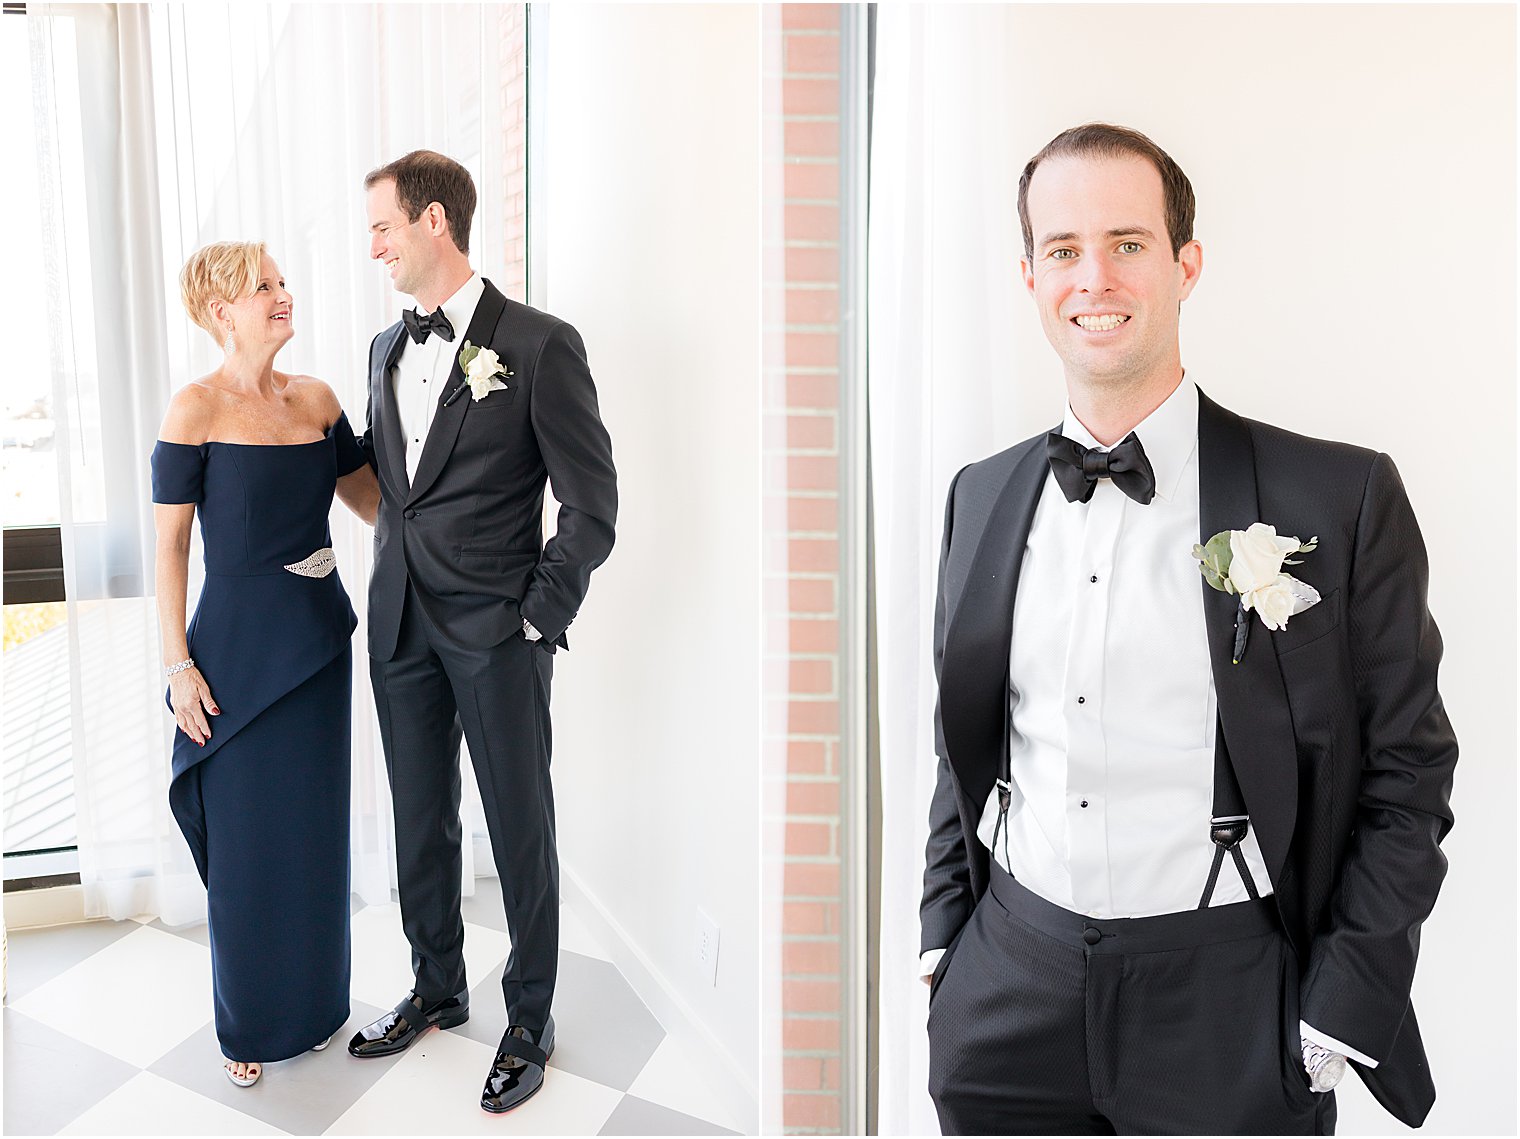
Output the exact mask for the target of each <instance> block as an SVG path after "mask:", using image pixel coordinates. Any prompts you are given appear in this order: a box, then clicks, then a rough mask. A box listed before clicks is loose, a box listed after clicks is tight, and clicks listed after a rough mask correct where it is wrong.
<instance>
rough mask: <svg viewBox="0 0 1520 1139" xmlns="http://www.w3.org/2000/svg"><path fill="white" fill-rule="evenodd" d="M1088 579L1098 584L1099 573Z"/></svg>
mask: <svg viewBox="0 0 1520 1139" xmlns="http://www.w3.org/2000/svg"><path fill="white" fill-rule="evenodd" d="M1087 580H1088V581H1090V582H1092V583H1093V584H1094V585H1097V584H1098V575H1097V574H1093V575H1092V577H1090V578H1088V579H1087Z"/></svg>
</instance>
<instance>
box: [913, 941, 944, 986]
mask: <svg viewBox="0 0 1520 1139" xmlns="http://www.w3.org/2000/svg"><path fill="white" fill-rule="evenodd" d="M944 955H945V951H944V950H943V949H931V950H929V951H928V952H927V953H924V954H921V955H920V956H919V959H918V977H919V980H923V979H924V978H926V977H932V976H934V970H936V969H938V968H939V959H940V958H941V957H943V956H944Z"/></svg>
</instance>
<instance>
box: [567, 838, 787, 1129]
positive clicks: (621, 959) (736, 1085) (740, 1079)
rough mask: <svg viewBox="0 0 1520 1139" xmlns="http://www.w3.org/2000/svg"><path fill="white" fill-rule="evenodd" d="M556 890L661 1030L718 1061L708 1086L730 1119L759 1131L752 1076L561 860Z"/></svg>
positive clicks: (758, 1116) (757, 1109)
mask: <svg viewBox="0 0 1520 1139" xmlns="http://www.w3.org/2000/svg"><path fill="white" fill-rule="evenodd" d="M560 893H561V895H562V896H563V897H564V900H566V901H568V902H569V903H570V904H571V905H572V906H574V907H575V912H576V913H577V915H579V916H580V918H581V919H582V920H583V921H585V922H586V925H587V927H588V928H589V929H590V930H591V932H592V933H593V934H595V935H596V936H597V938H598V939H599V940H600V941H601V942H602V945H603V947H604V948H605V949H606V950H607V952H608V953H609V954H611V956H612V963H613V964H614V965H616V966H617V968H618V971H619V972H621V973H622V974H623V977H624V978H625V979H626V980H627V981H628V984H629V985H630V986H632V988H633V991H634V992H635V993H636V994H637V995H638V997H639V999H640V1000H642V1001H643V1002H644V1004H645V1005H647V1006H648V1008H649V1011H650V1012H652V1013H654V1016H655V1019H656V1020H658V1021H659V1022H660V1024H661V1025H662V1026H663V1027H664V1029H665V1031H666V1032H668V1033H670V1035H671V1036H673V1037H675V1038H676V1040H677V1041H679V1042H680V1043H682V1044H684V1045H686V1046H687V1048H688V1049H690V1050H691V1051H693V1052H694V1053H696V1054H698V1055H707V1056H712V1057H713V1058H715V1059H716V1060H717V1061H718V1063H716V1064H713V1065H711V1075H713V1076H714V1077H717V1078H719V1079H720V1081H721V1083H720V1085H719V1086H717V1087H715V1088H714V1089H713V1090H715V1091H716V1092H717V1093H718V1095H719V1096H720V1097H721V1098H722V1099H723V1101H724V1102H725V1103H726V1104H727V1105H728V1106H729V1109H730V1111H731V1112H732V1113H733V1118H734V1119H735V1120H744V1121H746V1123H745V1126H744V1128H743V1130H744V1131H745V1133H747V1134H751V1135H755V1134H759V1120H760V1095H759V1088H758V1086H757V1085H756V1083H755V1079H754V1076H753V1075H752V1074H751V1073H747V1072H745V1071H744V1069H743V1068H742V1067H741V1066H740V1065H739V1064H738V1063H737V1062H736V1061H735V1060H734V1058H733V1057H732V1056H731V1055H730V1054H729V1052H728V1049H727V1048H725V1047H724V1046H723V1044H722V1043H721V1042H720V1041H719V1040H718V1038H717V1037H716V1036H714V1035H713V1034H712V1032H711V1031H710V1030H709V1029H708V1028H707V1026H706V1025H705V1024H703V1023H702V1021H701V1019H700V1018H699V1017H698V1016H697V1015H696V1013H695V1011H694V1010H693V1009H692V1007H691V1006H690V1005H689V1004H687V1003H686V1001H685V1000H683V999H682V998H681V996H680V994H679V993H677V992H676V989H675V987H674V986H673V985H671V984H670V983H669V982H668V981H666V979H665V977H664V975H663V974H661V972H660V970H659V969H658V968H656V966H655V965H654V963H653V962H652V961H650V960H649V958H648V957H647V956H646V955H645V954H644V952H643V950H641V949H640V948H639V947H638V945H637V944H635V943H634V941H633V939H632V938H631V937H629V936H628V933H627V931H626V930H624V929H623V927H622V926H621V925H620V924H618V921H617V919H616V918H614V917H612V915H611V914H610V913H609V912H608V910H607V908H606V907H605V906H604V905H602V903H601V902H600V901H599V900H598V899H597V897H596V895H595V894H593V893H592V892H591V891H590V890H588V889H587V888H586V884H585V883H584V882H583V881H581V878H580V876H579V875H577V874H576V873H575V871H574V870H573V869H571V868H570V867H569V866H567V865H565V864H564V863H561V864H560Z"/></svg>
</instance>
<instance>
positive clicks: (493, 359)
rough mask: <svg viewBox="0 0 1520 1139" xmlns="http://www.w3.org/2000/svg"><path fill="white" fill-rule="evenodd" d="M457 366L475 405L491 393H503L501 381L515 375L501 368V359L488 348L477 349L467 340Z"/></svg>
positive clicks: (504, 385)
mask: <svg viewBox="0 0 1520 1139" xmlns="http://www.w3.org/2000/svg"><path fill="white" fill-rule="evenodd" d="M459 366H460V367H461V368H462V369H464V378H465V382H466V383H468V384H469V385H470V398H471V399H472V400H474V401H476V402H477V403H478V402H479V401H480V400H483V399H485V398H486V396H488V395H490V394H491V393H492V392H499V391H504V390H505V389H506V386H507V385H506V384H505V383H504V382H503V381H504V380H506V379H508V378H509V377H511V376H513V375H515V374H516V373H514V372H509V371H507V370H506V369H505V368H503V367H502V366H501V357H500V356H498V355H496V353H495V352H494V351H492V350H491V349H490V348H477V347H476V346H475V345H473V344H471V343H470V342H469V341H468V340H466V341H465V342H464V347H463V348H461V349H460V350H459Z"/></svg>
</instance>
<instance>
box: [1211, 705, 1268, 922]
mask: <svg viewBox="0 0 1520 1139" xmlns="http://www.w3.org/2000/svg"><path fill="white" fill-rule="evenodd" d="M1250 829H1251V823H1250V819H1249V818H1248V817H1247V815H1246V800H1245V796H1244V795H1242V794H1241V793H1240V784H1239V783H1238V782H1237V781H1236V779H1235V768H1234V766H1233V765H1231V763H1230V753H1229V751H1228V750H1227V749H1226V748H1225V746H1224V725H1223V724H1221V723H1219V722H1218V721H1217V720H1216V721H1215V722H1214V815H1213V818H1211V819H1210V820H1209V840H1210V841H1211V842H1213V844H1214V864H1213V865H1212V866H1211V867H1210V868H1209V880H1208V882H1207V883H1205V885H1204V887H1203V897H1202V898H1201V899H1200V900H1199V902H1198V908H1199V909H1200V910H1206V909H1208V908H1209V900H1210V899H1211V898H1213V896H1214V885H1215V883H1217V882H1218V881H1219V868H1220V867H1221V866H1222V865H1223V864H1224V854H1225V851H1229V852H1230V856H1231V858H1233V859H1234V862H1235V869H1236V870H1238V871H1239V872H1240V880H1241V881H1242V882H1243V883H1245V887H1246V894H1247V895H1249V896H1250V899H1251V900H1252V901H1253V902H1254V901H1256V899H1257V898H1258V897H1260V895H1259V894H1258V893H1257V892H1256V883H1255V882H1254V881H1252V879H1251V871H1250V870H1249V869H1248V868H1247V867H1246V856H1245V855H1244V854H1243V853H1241V849H1240V844H1241V842H1242V841H1244V839H1245V837H1246V832H1247V831H1249V830H1250Z"/></svg>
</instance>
